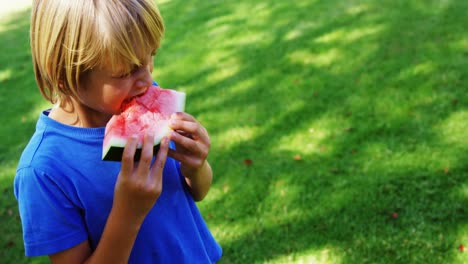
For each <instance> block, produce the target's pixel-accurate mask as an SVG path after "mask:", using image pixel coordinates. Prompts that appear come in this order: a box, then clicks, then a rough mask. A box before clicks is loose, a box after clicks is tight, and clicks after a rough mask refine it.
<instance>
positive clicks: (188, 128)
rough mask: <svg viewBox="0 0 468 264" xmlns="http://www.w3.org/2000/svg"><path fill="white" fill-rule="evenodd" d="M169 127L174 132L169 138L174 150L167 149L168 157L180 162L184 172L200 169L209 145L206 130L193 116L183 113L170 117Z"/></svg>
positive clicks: (203, 163)
mask: <svg viewBox="0 0 468 264" xmlns="http://www.w3.org/2000/svg"><path fill="white" fill-rule="evenodd" d="M170 126H171V128H172V129H173V130H174V131H173V132H171V134H170V137H169V138H170V139H171V140H172V141H174V143H175V144H176V150H172V149H169V153H168V155H169V156H171V157H173V158H174V159H176V160H178V161H180V163H181V165H182V166H183V167H184V170H185V171H187V170H198V169H200V168H202V167H203V166H204V165H205V163H206V159H207V157H208V153H209V151H210V145H211V143H210V137H209V136H208V132H207V131H206V129H205V128H204V127H203V126H202V125H201V124H200V123H199V122H198V121H197V120H196V119H195V118H194V117H193V116H191V115H189V114H187V113H183V112H178V113H175V114H173V115H172V116H171V123H170ZM184 176H186V177H188V176H189V175H185V174H184Z"/></svg>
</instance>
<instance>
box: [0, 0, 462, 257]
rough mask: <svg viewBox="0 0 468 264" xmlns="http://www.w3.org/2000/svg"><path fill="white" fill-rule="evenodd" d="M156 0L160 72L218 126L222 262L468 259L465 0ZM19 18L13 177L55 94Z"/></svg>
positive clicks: (213, 217)
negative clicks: (37, 78) (464, 250)
mask: <svg viewBox="0 0 468 264" xmlns="http://www.w3.org/2000/svg"><path fill="white" fill-rule="evenodd" d="M157 3H159V4H160V8H161V13H162V15H163V17H164V18H165V23H166V28H167V32H166V35H165V38H164V40H163V42H162V46H161V48H160V49H159V50H158V54H157V56H156V57H155V69H154V73H153V77H154V78H155V79H156V80H157V81H158V82H159V84H160V85H161V86H162V87H165V88H172V89H178V90H181V91H184V92H186V93H187V107H186V110H187V112H189V113H190V114H192V115H194V116H196V117H197V119H198V120H199V121H200V122H201V123H202V124H203V125H205V126H206V128H207V129H208V131H209V133H210V136H211V141H212V150H211V152H210V156H209V159H210V163H211V165H212V167H213V169H214V172H215V176H214V179H213V185H212V188H211V190H210V193H209V195H208V196H207V198H206V199H205V200H204V201H203V202H200V203H198V205H199V207H200V209H201V211H202V213H203V216H204V217H205V219H206V220H207V223H208V225H209V226H210V228H211V230H213V233H214V235H215V237H216V239H217V240H218V241H219V242H220V243H221V245H222V247H223V250H224V258H223V259H222V262H221V263H373V264H374V263H382V264H383V263H385V264H386V263H405V264H406V263H434V264H435V263H466V261H464V260H466V254H460V253H459V251H458V250H457V247H458V245H459V244H461V243H464V244H465V246H466V244H467V242H466V241H467V235H466V234H467V231H468V227H467V225H466V224H465V222H466V221H465V219H466V209H465V208H466V201H467V197H468V195H467V193H468V191H467V185H466V179H467V178H466V177H467V174H466V173H467V167H466V164H468V163H467V162H468V161H467V159H466V157H467V156H466V153H467V150H468V149H467V146H468V142H467V139H466V131H468V127H467V121H466V120H468V112H467V110H466V105H467V104H466V102H467V93H466V83H467V80H466V79H467V74H466V68H467V61H468V60H467V55H468V53H467V48H468V38H467V37H466V34H465V32H466V30H465V29H464V27H465V25H466V15H465V12H464V11H465V10H466V8H467V7H468V6H467V4H466V3H467V2H466V1H462V0H445V1H390V0H387V1H370V0H363V1H312V0H298V1H293V2H287V1H286V2H285V1H257V2H255V1H253V2H252V1H239V0H236V1H224V2H219V1H180V0H161V1H157ZM22 15H23V16H25V15H26V14H22ZM8 19H10V20H8V21H7V20H3V21H7V22H5V23H0V34H1V35H2V39H5V40H7V41H5V42H4V43H2V45H3V46H2V48H3V49H4V50H6V52H4V53H3V54H1V55H0V59H1V60H2V61H3V63H2V64H0V65H1V66H0V83H1V84H2V85H1V87H5V91H4V92H5V95H4V96H2V97H0V103H1V104H4V105H5V106H6V107H5V109H6V110H5V115H4V118H5V120H2V122H4V123H6V124H10V125H9V126H2V127H1V128H0V132H2V136H3V138H4V139H8V140H13V141H14V142H13V143H12V144H6V145H5V146H4V147H3V148H2V149H1V151H0V162H2V163H1V167H0V168H1V173H2V174H0V180H2V179H4V181H3V184H4V185H5V186H9V184H10V181H11V180H12V177H13V176H12V175H13V173H14V163H15V161H16V156H18V155H19V153H20V150H21V148H22V146H24V144H25V142H26V141H27V138H28V136H29V135H30V133H32V130H33V127H34V123H35V120H36V119H37V115H38V114H39V112H40V110H42V109H45V108H48V107H50V106H49V105H48V104H47V103H46V102H44V101H43V100H42V99H41V98H40V95H39V94H38V92H37V90H36V87H35V85H34V79H33V75H32V67H31V66H30V55H29V53H27V52H25V53H23V51H24V50H27V49H28V45H27V34H28V32H27V22H26V21H27V18H21V17H20V16H11V17H9V18H8ZM18 25H20V26H18ZM11 43H12V44H11ZM18 43H20V44H21V45H22V46H21V45H18ZM0 216H1V215H0ZM0 220H2V219H1V218H0ZM17 227H19V226H17ZM0 231H1V230H0ZM16 235H17V236H18V235H19V231H18V232H17V234H16ZM15 250H17V251H18V252H19V250H18V249H15ZM223 261H224V262H223ZM19 262H20V263H21V261H19Z"/></svg>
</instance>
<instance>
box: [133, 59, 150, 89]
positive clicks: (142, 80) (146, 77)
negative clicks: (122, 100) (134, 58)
mask: <svg viewBox="0 0 468 264" xmlns="http://www.w3.org/2000/svg"><path fill="white" fill-rule="evenodd" d="M152 71H153V65H146V66H143V67H141V68H140V69H139V70H138V74H137V78H136V82H135V86H136V88H138V89H144V88H147V87H148V86H151V84H153V76H152V75H151V73H152Z"/></svg>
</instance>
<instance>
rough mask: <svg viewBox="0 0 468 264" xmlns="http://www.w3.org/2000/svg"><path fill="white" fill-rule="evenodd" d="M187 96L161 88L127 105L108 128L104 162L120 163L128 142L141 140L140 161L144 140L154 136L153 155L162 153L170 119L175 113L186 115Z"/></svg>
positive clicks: (136, 98)
mask: <svg viewBox="0 0 468 264" xmlns="http://www.w3.org/2000/svg"><path fill="white" fill-rule="evenodd" d="M184 108H185V93H182V92H178V91H175V90H170V89H162V88H160V87H159V86H151V87H149V88H148V90H147V91H146V92H145V93H144V94H143V95H142V96H138V97H134V98H132V99H131V100H130V101H128V102H126V103H124V105H123V106H122V112H121V113H120V114H119V115H114V116H112V118H111V119H110V120H109V122H108V123H107V125H106V130H105V135H104V142H103V147H102V159H103V160H109V161H121V160H122V154H123V150H124V147H125V144H126V143H127V140H128V138H130V137H131V136H132V135H137V136H138V147H137V151H136V153H135V160H139V159H140V155H141V147H142V145H143V137H144V136H145V134H147V133H152V134H153V135H154V155H156V153H157V151H158V149H159V143H160V142H161V139H162V138H163V137H164V136H165V135H167V134H168V133H169V132H170V131H171V129H170V128H169V119H170V117H171V115H172V114H173V113H175V112H183V111H184Z"/></svg>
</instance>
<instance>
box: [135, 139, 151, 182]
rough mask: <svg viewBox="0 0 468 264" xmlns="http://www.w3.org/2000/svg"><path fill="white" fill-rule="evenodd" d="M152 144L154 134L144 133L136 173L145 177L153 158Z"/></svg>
mask: <svg viewBox="0 0 468 264" xmlns="http://www.w3.org/2000/svg"><path fill="white" fill-rule="evenodd" d="M153 144H154V136H153V135H148V134H147V135H145V136H144V139H143V147H142V149H141V155H140V161H139V162H138V169H137V173H138V175H140V176H141V177H147V175H148V171H149V168H150V166H151V161H152V160H153Z"/></svg>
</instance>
